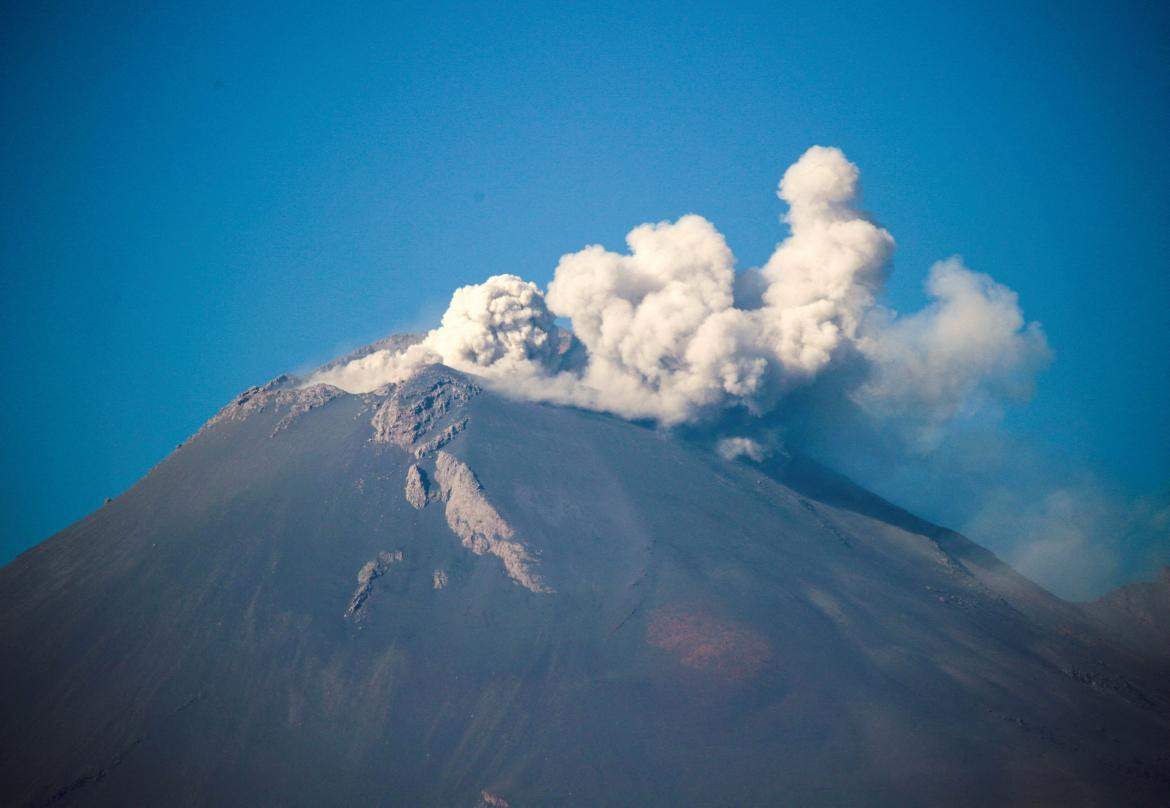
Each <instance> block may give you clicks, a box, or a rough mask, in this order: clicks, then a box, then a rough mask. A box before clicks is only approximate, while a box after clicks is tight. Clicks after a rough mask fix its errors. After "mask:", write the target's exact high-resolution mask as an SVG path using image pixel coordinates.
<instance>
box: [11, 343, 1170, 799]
mask: <svg viewBox="0 0 1170 808" xmlns="http://www.w3.org/2000/svg"><path fill="white" fill-rule="evenodd" d="M0 607H2V616H0V658H2V659H4V660H5V662H4V675H3V676H2V677H0V750H2V751H0V799H2V800H3V801H4V802H5V803H6V804H32V805H41V804H76V805H100V804H126V803H132V804H158V803H174V804H211V803H214V804H256V803H263V804H305V805H309V804H323V803H325V804H352V803H357V802H366V803H374V804H385V805H468V806H470V805H475V804H477V803H481V804H489V805H502V804H505V803H506V804H508V805H510V806H513V807H515V806H525V805H538V804H539V805H635V804H647V805H652V804H653V805H679V804H696V805H698V804H702V805H710V804H727V805H744V804H778V803H779V804H817V805H821V804H834V805H846V804H854V805H855V804H898V805H933V804H938V803H940V802H943V801H946V802H948V803H951V804H970V805H985V804H989V803H1005V802H1006V803H1027V804H1053V805H1078V804H1102V805H1107V804H1117V803H1118V802H1119V801H1124V802H1126V803H1128V804H1135V805H1142V804H1149V805H1154V804H1159V803H1161V804H1165V802H1166V800H1167V799H1170V757H1168V756H1170V684H1168V683H1170V677H1167V676H1166V673H1167V668H1166V664H1165V662H1164V661H1158V659H1157V658H1156V657H1154V656H1144V655H1142V654H1141V653H1140V652H1139V650H1138V649H1135V647H1134V646H1133V645H1131V644H1123V643H1122V642H1121V641H1120V640H1119V641H1114V640H1113V638H1112V634H1111V633H1110V632H1107V631H1106V630H1105V629H1104V628H1103V624H1102V622H1101V620H1099V619H1098V618H1096V617H1094V616H1093V615H1092V614H1090V613H1089V612H1088V611H1086V610H1085V609H1083V608H1081V607H1078V606H1074V605H1072V604H1068V603H1065V602H1063V601H1061V600H1059V599H1057V598H1055V597H1053V596H1051V595H1049V594H1048V593H1047V592H1045V591H1044V590H1042V589H1040V588H1039V587H1036V586H1035V585H1033V584H1031V583H1030V582H1028V581H1026V580H1025V579H1023V578H1022V577H1020V576H1018V575H1016V574H1015V573H1014V572H1012V571H1011V570H1010V569H1009V568H1007V567H1006V566H1005V565H1003V564H1002V563H1000V562H999V561H998V560H997V559H996V558H995V557H994V556H993V555H992V554H990V553H988V552H987V551H985V550H983V549H982V548H979V547H978V546H976V545H974V544H972V543H971V542H969V541H967V540H966V539H964V538H963V537H961V536H958V535H956V534H953V533H950V532H948V531H945V530H942V529H940V528H937V527H934V526H932V525H929V524H927V523H925V522H922V521H921V520H917V519H915V518H914V517H912V516H910V515H909V514H906V513H904V512H902V511H900V510H898V509H896V508H895V507H894V506H892V505H889V503H885V502H884V501H882V500H880V499H878V498H877V497H874V496H873V495H871V494H868V493H867V492H864V491H863V490H861V489H858V488H857V487H856V486H852V485H851V484H850V483H848V482H847V481H845V480H842V479H840V478H837V477H835V476H834V475H833V474H832V473H831V472H829V471H827V470H825V469H821V468H819V467H817V466H815V465H814V464H812V463H809V462H807V461H802V460H800V459H795V460H788V461H782V462H780V463H778V464H776V465H773V466H767V467H765V466H757V465H749V464H743V463H735V462H726V461H724V460H721V459H720V458H718V457H717V456H715V455H714V454H712V453H710V452H708V451H706V450H704V449H703V448H701V447H699V446H696V445H692V444H689V443H686V442H684V441H681V440H679V439H676V438H674V437H671V436H670V435H667V434H664V433H661V432H656V431H653V430H651V429H647V428H645V427H642V426H638V425H635V424H631V423H628V422H625V421H621V420H619V419H615V418H611V417H607V416H602V415H598V414H594V413H587V412H581V411H576V410H571V409H565V408H556V407H550V406H543V405H536V404H530V403H519V402H515V401H511V400H508V399H506V398H503V397H501V396H499V395H496V394H493V393H491V392H487V391H484V390H481V389H480V388H479V387H478V386H477V385H476V384H475V382H474V380H473V379H470V378H468V377H465V376H462V375H461V374H458V373H456V372H454V371H451V370H449V369H446V368H443V367H441V366H433V367H431V368H427V369H425V370H424V371H422V372H421V373H420V374H419V375H418V376H416V377H415V378H413V379H412V380H410V381H409V382H407V383H404V384H402V385H399V386H388V387H386V388H383V389H381V390H379V391H376V392H374V393H370V394H364V395H348V394H344V393H342V392H341V391H339V390H336V389H334V388H327V387H323V386H318V387H311V388H307V389H297V388H296V386H295V380H289V379H285V378H284V377H282V378H281V379H278V380H276V381H275V382H273V383H271V384H269V385H266V386H265V387H262V388H256V389H254V390H251V391H249V392H248V393H246V394H244V395H242V396H241V397H240V398H239V399H238V400H237V401H235V402H233V403H232V404H231V405H229V406H228V407H227V408H225V409H224V411H223V412H221V413H220V414H219V415H218V416H217V417H216V418H214V419H213V420H212V421H211V422H209V424H208V425H207V426H206V427H205V428H204V429H203V430H201V431H200V433H198V434H197V435H196V436H194V437H193V438H192V439H191V440H190V441H189V442H187V444H186V445H184V446H183V447H182V448H180V449H179V450H177V451H176V452H175V453H174V454H173V455H171V456H170V457H169V458H167V459H166V460H165V461H164V462H163V463H161V464H160V465H159V466H158V467H156V468H155V469H154V470H153V471H152V472H151V473H150V474H149V475H148V476H147V477H145V478H144V479H143V480H142V481H141V482H140V483H138V484H137V485H136V486H135V487H134V488H132V489H131V490H130V491H128V492H127V493H126V494H125V495H124V496H122V497H119V498H118V499H116V500H114V501H113V502H111V503H109V504H107V505H106V506H105V507H103V508H102V509H100V510H99V511H97V512H95V513H94V514H92V515H90V516H89V517H86V518H85V519H83V520H81V521H80V522H78V523H77V524H75V525H73V526H72V527H70V528H68V529H67V530H65V531H63V532H62V533H60V534H58V535H56V536H54V537H52V538H51V539H49V540H47V541H46V542H44V543H43V544H41V545H40V546H38V547H36V548H33V549H32V550H30V551H28V552H26V553H25V554H23V555H22V556H20V557H19V558H18V559H16V560H15V561H14V562H12V563H11V564H9V565H8V566H7V567H5V568H4V569H3V570H0Z"/></svg>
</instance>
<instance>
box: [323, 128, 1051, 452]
mask: <svg viewBox="0 0 1170 808" xmlns="http://www.w3.org/2000/svg"><path fill="white" fill-rule="evenodd" d="M858 176H859V175H858V170H857V167H856V166H854V165H853V164H852V163H850V162H849V161H848V160H847V159H846V158H845V155H844V154H842V153H841V151H840V150H839V149H835V148H826V147H822V146H814V147H813V148H811V149H809V150H808V151H807V152H805V153H804V155H803V156H801V158H800V159H799V160H798V161H797V162H796V163H795V164H794V165H792V166H791V167H790V168H789V169H788V170H787V171H786V172H785V173H784V177H783V179H782V180H781V182H780V188H779V196H780V198H781V199H782V200H783V201H784V202H786V203H787V204H788V213H787V215H786V216H785V222H786V223H787V224H788V226H789V228H790V234H789V236H788V237H787V238H786V239H784V240H783V241H782V242H781V243H780V244H779V246H778V247H777V248H776V250H775V252H774V253H773V254H772V256H771V257H770V258H769V260H768V261H767V262H766V263H765V264H764V266H763V267H762V268H760V269H748V270H746V271H743V272H739V273H737V271H736V269H735V257H734V256H733V255H732V253H731V250H730V249H729V248H728V246H727V243H726V241H725V240H724V238H723V236H722V234H720V233H719V231H718V230H716V229H715V227H714V225H712V224H711V223H710V222H709V221H707V220H706V219H704V218H702V217H701V216H696V215H687V216H683V217H682V218H680V219H678V220H677V221H675V222H660V223H658V224H644V225H641V226H639V227H636V228H634V230H632V231H631V232H630V233H629V235H628V236H627V237H626V242H627V245H628V246H629V252H628V253H626V254H622V253H615V252H610V251H608V250H606V249H604V248H603V247H601V246H598V245H594V246H590V247H586V248H585V249H583V250H581V251H579V252H576V253H571V254H569V255H565V256H564V257H562V258H561V260H560V263H559V264H558V265H557V268H556V272H555V275H554V278H553V280H552V282H551V283H550V284H549V286H548V292H547V295H546V294H542V292H541V290H540V289H539V288H538V287H537V286H536V285H535V284H533V283H530V282H527V281H524V280H522V279H521V278H519V277H516V276H515V275H497V276H494V277H491V278H488V279H487V280H486V281H485V282H483V283H482V284H478V285H473V286H465V287H463V288H461V289H458V290H457V291H456V292H455V294H454V296H453V297H452V299H451V304H450V306H449V307H448V309H447V312H446V313H445V314H444V315H443V320H442V323H441V325H440V326H439V327H438V328H436V329H435V330H433V331H431V332H430V333H429V334H428V335H427V336H426V338H425V339H424V340H423V342H421V343H420V344H418V345H415V346H413V347H412V348H410V349H408V350H406V351H405V352H402V353H400V354H393V353H390V352H388V351H380V352H377V353H373V354H370V355H369V356H366V357H363V358H361V359H358V360H355V361H353V362H350V363H349V364H347V365H343V366H340V367H334V368H331V369H329V370H327V371H324V372H322V373H319V374H317V375H316V376H314V377H313V378H312V379H310V380H309V383H319V382H326V383H329V384H333V385H336V386H338V387H341V388H342V389H345V390H349V391H351V392H364V391H367V390H372V389H375V388H377V387H380V386H381V385H383V384H385V383H387V382H392V381H397V380H400V379H401V378H403V377H404V376H406V375H408V374H410V373H411V372H413V370H414V369H415V368H417V367H418V366H419V365H421V364H424V363H432V362H441V363H443V364H446V365H448V366H450V367H453V368H455V369H458V370H462V371H467V372H470V373H474V374H476V375H478V376H480V377H482V378H483V379H484V381H485V383H487V384H489V385H491V384H496V385H497V386H498V387H499V388H500V389H501V390H502V391H503V392H506V393H509V394H511V395H516V396H521V397H524V398H530V399H534V400H543V401H551V402H555V403H562V404H572V405H575V406H580V407H585V408H589V409H596V410H604V411H608V412H613V413H616V414H618V415H621V416H625V417H630V418H648V419H653V420H656V421H658V422H659V423H661V424H663V425H666V426H672V425H678V424H683V423H694V422H697V421H700V420H702V419H704V418H705V417H708V416H710V415H713V414H714V413H717V412H719V411H721V410H723V409H725V408H728V407H737V406H738V407H743V408H746V409H747V410H748V411H750V412H752V413H756V414H761V413H764V412H767V411H769V410H770V409H772V408H773V407H774V406H775V405H776V403H777V402H778V401H779V400H780V398H781V397H782V396H783V395H784V394H785V393H786V392H787V391H789V390H791V389H792V388H794V387H796V386H799V385H805V384H808V383H810V382H812V381H813V380H814V379H816V378H817V377H818V375H820V374H822V373H823V372H824V371H825V370H826V368H829V367H830V366H831V365H833V364H834V363H835V362H839V361H845V360H850V361H854V362H856V361H861V362H863V363H864V364H865V366H866V368H867V372H866V373H865V374H863V381H862V382H861V383H860V384H859V386H858V387H857V388H856V389H855V390H852V391H851V392H850V396H851V398H853V400H855V401H856V402H857V403H858V404H859V405H860V406H861V407H862V408H863V409H864V410H865V411H866V412H868V413H870V414H872V415H874V416H877V417H882V418H889V417H894V418H901V419H906V420H907V422H914V423H918V424H920V425H921V428H922V430H923V431H924V432H923V434H925V435H927V437H926V438H925V439H924V440H925V441H926V442H929V434H930V433H931V431H932V430H937V429H938V428H940V427H941V426H942V425H944V424H945V423H946V422H948V421H949V420H951V419H953V418H955V417H958V416H962V415H966V414H970V413H971V412H974V411H976V410H978V409H980V408H983V407H985V406H987V405H988V404H989V403H993V402H994V400H995V399H997V398H998V397H1000V396H1002V395H1004V394H1011V395H1015V394H1022V393H1025V392H1026V391H1027V389H1028V385H1029V383H1030V380H1031V377H1032V374H1033V373H1034V372H1035V371H1036V370H1037V369H1038V368H1039V367H1041V366H1042V365H1043V364H1044V362H1045V361H1046V360H1047V356H1048V349H1047V343H1046V341H1045V338H1044V334H1043V331H1042V330H1041V329H1040V327H1039V326H1038V325H1037V324H1035V323H1033V324H1027V325H1026V324H1025V321H1024V319H1023V316H1022V314H1021V313H1020V310H1019V307H1018V305H1017V301H1016V297H1015V295H1014V293H1012V292H1011V291H1010V290H1008V289H1006V288H1005V287H1003V286H1000V285H998V284H996V283H995V282H994V281H992V280H991V279H990V278H988V277H987V276H985V275H980V274H977V273H974V272H971V271H970V270H967V269H965V268H964V267H963V266H962V265H961V264H960V263H959V262H958V261H957V260H955V259H952V260H951V261H947V262H943V263H941V264H938V265H936V266H935V267H934V269H933V270H932V271H931V275H930V279H929V281H928V291H929V292H930V293H931V295H932V296H933V297H934V298H935V302H934V303H932V304H931V305H930V306H929V307H927V308H926V309H925V310H924V311H922V312H919V313H917V314H913V315H910V316H908V317H901V318H899V317H898V316H897V315H895V314H894V313H893V312H890V311H888V310H886V309H884V308H882V307H881V306H880V305H878V303H877V298H878V295H879V293H880V291H881V285H882V282H883V280H884V278H885V275H886V272H887V269H888V265H889V258H890V255H891V254H892V251H893V247H894V240H893V238H892V236H891V235H890V234H889V233H888V232H887V231H885V230H884V229H882V228H881V227H879V226H877V225H875V224H874V223H873V222H871V221H869V219H868V218H867V217H866V216H865V215H863V214H862V213H861V212H860V211H859V210H858V209H857V207H856V205H857V201H858ZM556 317H563V318H566V319H567V320H569V321H570V323H571V329H572V334H573V335H574V337H573V338H574V340H575V342H574V344H575V345H576V347H575V348H573V349H571V350H568V349H567V348H568V345H569V343H568V339H567V335H564V334H562V333H561V332H560V330H559V329H558V328H557V327H556V325H555V323H554V320H555V318H556ZM741 453H742V452H741Z"/></svg>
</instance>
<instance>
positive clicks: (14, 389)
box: [0, 0, 1170, 561]
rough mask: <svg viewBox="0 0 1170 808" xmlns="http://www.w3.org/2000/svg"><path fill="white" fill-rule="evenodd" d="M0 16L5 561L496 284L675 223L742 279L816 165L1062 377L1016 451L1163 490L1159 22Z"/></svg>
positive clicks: (842, 10) (99, 12)
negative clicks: (1048, 356)
mask: <svg viewBox="0 0 1170 808" xmlns="http://www.w3.org/2000/svg"><path fill="white" fill-rule="evenodd" d="M586 5H587V7H588V9H589V10H588V11H582V10H581V9H574V8H570V7H568V6H559V5H557V4H555V3H547V2H546V3H538V4H533V5H531V6H530V7H522V6H520V5H509V6H508V7H507V8H505V7H504V6H499V7H489V6H486V5H439V4H435V3H426V4H418V5H415V6H390V5H388V4H379V5H377V6H365V5H361V4H337V3H331V4H321V6H320V7H313V6H308V5H302V4H299V3H295V2H294V3H284V4H271V5H268V6H258V5H252V4H247V3H239V2H233V3H229V4H224V5H222V6H220V7H215V6H214V5H213V4H210V3H200V4H197V5H194V6H192V7H189V8H185V9H184V8H178V7H176V8H171V9H169V10H165V11H164V10H161V9H159V8H156V7H152V6H151V5H148V4H143V5H142V6H138V5H137V4H135V5H130V4H118V3H114V2H110V3H100V4H76V5H74V4H62V3H52V2H48V3H22V4H16V3H7V4H5V8H4V10H3V12H2V14H3V19H2V22H0V98H2V109H0V111H2V115H3V121H2V124H3V125H2V126H0V285H2V288H0V350H2V351H3V362H4V375H5V384H4V385H3V392H2V393H0V395H2V398H0V449H2V453H3V454H2V456H3V463H2V464H0V474H2V475H3V480H2V485H0V561H3V560H6V559H7V558H10V557H11V556H12V555H14V554H15V553H17V552H19V551H20V550H22V549H24V548H25V547H27V546H29V545H30V544H32V543H34V542H36V541H39V540H40V539H41V538H44V537H45V536H47V535H49V534H51V533H52V532H54V531H56V530H58V529H60V528H62V527H64V526H65V525H67V524H68V523H70V522H71V521H73V520H75V519H77V518H78V517H80V516H82V515H84V514H85V513H87V512H89V511H90V510H92V509H94V508H95V507H97V506H98V505H100V504H101V502H102V499H103V498H104V497H106V496H110V495H116V494H118V493H119V492H120V491H122V490H124V489H125V488H127V487H128V486H129V485H131V484H132V483H133V482H134V481H135V480H136V479H138V478H139V477H140V476H141V475H142V474H144V473H145V472H146V471H147V470H148V469H149V468H150V467H151V466H152V465H153V464H154V463H155V462H157V461H158V460H159V459H161V458H162V457H163V456H165V455H166V454H167V453H168V452H169V451H170V450H171V449H173V448H174V446H175V444H176V443H177V442H179V441H181V440H183V439H185V438H186V437H187V436H188V435H189V434H191V433H192V432H194V431H195V430H196V429H197V428H198V427H199V425H200V424H201V423H202V422H203V421H204V420H206V419H207V418H208V417H210V416H211V415H212V414H213V413H214V412H215V411H216V409H217V408H218V407H220V406H221V405H222V404H224V403H225V402H226V401H227V400H228V399H229V398H230V397H231V396H232V395H233V394H235V393H236V392H238V391H240V390H241V389H243V388H246V387H248V386H250V385H252V384H256V383H260V382H263V381H265V380H267V379H269V378H271V377H273V376H275V375H277V374H279V373H281V372H284V371H288V370H297V369H302V368H305V367H307V366H309V365H311V364H313V363H315V362H318V361H322V360H325V359H327V358H329V357H331V356H332V355H334V354H335V353H337V352H338V351H340V350H342V349H344V348H347V347H352V346H354V345H357V344H360V343H363V342H365V341H368V340H370V339H373V338H375V337H378V336H380V335H382V334H384V333H387V332H389V331H391V330H395V329H397V328H401V327H404V326H418V325H420V324H424V323H429V322H430V321H433V320H437V317H438V314H439V313H440V312H441V310H442V307H443V305H444V303H445V301H446V299H447V296H448V295H449V293H450V291H451V290H452V288H454V287H455V286H456V285H458V284H461V283H467V282H473V281H478V280H481V279H483V278H484V277H486V276H487V275H489V274H492V273H498V272H516V273H518V274H521V275H524V276H526V277H529V278H531V279H533V280H536V281H538V282H541V283H544V282H546V281H547V280H548V279H549V277H550V276H551V272H552V270H553V268H554V266H555V264H556V261H557V258H558V257H559V256H560V255H561V254H562V253H565V252H567V251H570V250H575V249H578V248H580V247H582V246H583V245H585V244H587V243H596V242H601V243H604V244H606V245H607V246H609V247H611V248H618V247H621V245H622V237H623V236H624V234H625V233H626V232H627V230H629V228H630V227H632V226H633V225H635V224H638V223H640V222H643V221H648V220H653V221H656V220H660V219H664V218H668V217H676V216H678V215H680V214H683V213H687V212H692V211H693V212H697V213H701V214H703V215H705V216H707V217H708V218H710V219H711V220H712V221H714V222H715V223H716V225H717V226H718V227H719V228H720V229H721V230H722V231H723V232H724V233H725V234H726V235H727V237H728V240H729V242H730V244H731V246H732V249H733V250H734V251H735V252H736V254H737V256H738V257H739V260H740V264H741V266H749V265H755V264H758V263H759V262H761V261H762V260H763V259H764V258H766V256H767V255H768V253H769V252H770V250H771V249H772V247H773V246H774V244H775V242H776V241H777V240H778V239H780V238H781V237H782V236H783V230H782V229H781V227H780V226H779V224H778V223H777V216H778V215H779V214H780V213H782V211H783V208H782V206H781V204H780V203H779V201H778V200H777V199H776V197H775V194H774V190H775V185H776V182H777V180H778V179H779V176H780V174H781V172H782V171H783V169H784V168H785V167H786V166H787V165H788V164H789V163H791V162H792V161H793V160H794V159H795V158H796V157H798V156H799V155H800V153H801V152H802V151H803V150H804V149H805V148H807V147H808V146H809V145H811V144H814V143H820V144H826V145H837V146H840V147H842V148H843V149H844V150H845V152H846V154H847V155H848V156H849V157H850V158H851V159H852V160H853V161H855V162H856V163H858V164H859V166H860V167H861V170H862V178H863V184H864V187H865V193H866V205H867V207H868V208H869V209H870V210H872V211H873V212H874V214H875V216H876V217H877V218H878V220H879V221H880V222H881V223H882V224H884V225H885V226H886V227H888V228H889V229H890V230H891V232H893V234H894V235H895V237H896V238H897V240H898V244H899V248H898V253H897V257H896V261H895V271H894V274H893V278H892V280H891V282H890V287H889V298H888V302H889V303H891V304H892V305H894V306H895V307H896V308H899V309H902V310H909V309H913V308H917V307H918V306H919V305H920V304H921V303H922V292H921V282H922V280H923V277H924V274H925V272H926V269H927V267H928V266H929V264H930V263H931V262H933V261H934V260H936V259H939V258H943V257H946V256H948V255H951V254H953V253H961V254H962V255H963V256H964V257H965V259H966V261H967V263H968V264H969V265H970V266H971V267H973V268H975V269H978V270H980V271H984V272H988V273H991V274H992V275H993V276H994V277H995V278H996V279H998V280H999V281H1001V282H1003V283H1005V284H1007V285H1009V286H1011V287H1012V288H1013V289H1015V290H1017V291H1018V292H1019V294H1020V297H1021V301H1022V304H1023V307H1024V311H1025V313H1026V315H1027V316H1028V317H1029V318H1032V319H1038V320H1040V321H1042V322H1043V324H1044V326H1045V328H1046V330H1047V332H1048V335H1049V338H1050V341H1051V344H1052V346H1053V348H1054V350H1055V353H1056V361H1055V363H1054V365H1053V366H1052V368H1051V369H1050V370H1049V371H1048V372H1047V373H1046V374H1045V375H1044V376H1042V377H1041V379H1040V383H1039V387H1038V390H1037V394H1036V397H1035V399H1034V401H1033V402H1032V404H1031V405H1030V406H1029V407H1027V408H1026V409H1024V410H1021V411H1019V412H1016V413H1012V414H1011V415H1010V416H1009V418H1008V421H1007V425H1006V426H1007V429H1008V430H1010V431H1011V433H1012V434H1013V435H1014V436H1017V437H1019V438H1020V439H1021V440H1025V441H1029V442H1033V443H1036V444H1039V445H1044V446H1050V447H1054V448H1055V450H1056V451H1058V452H1060V453H1061V454H1062V456H1067V457H1069V458H1070V459H1071V460H1072V461H1075V462H1077V463H1085V464H1087V465H1088V466H1089V467H1091V468H1093V469H1095V470H1096V471H1097V472H1098V473H1100V474H1101V475H1102V476H1103V477H1105V478H1107V479H1109V480H1112V481H1115V482H1116V483H1117V484H1118V485H1121V486H1123V487H1124V488H1125V490H1127V491H1128V492H1130V493H1132V494H1134V495H1141V494H1144V493H1150V492H1156V491H1162V490H1165V489H1166V487H1167V485H1168V484H1170V428H1168V425H1167V420H1168V413H1170V325H1168V324H1170V316H1168V305H1170V277H1168V276H1170V273H1168V269H1170V201H1168V199H1170V198H1168V196H1167V186H1168V182H1170V149H1168V147H1167V133H1168V132H1170V115H1168V112H1170V86H1168V85H1170V59H1168V55H1170V23H1168V16H1167V12H1166V11H1165V4H1164V3H1157V2H1154V3H1124V2H1122V3H1117V2H1114V3H1108V4H1106V3H1094V4H1086V3H1077V2H1060V3H1055V2H1052V3H1039V2H1011V3H1006V2H1005V3H1002V4H1000V3H970V4H959V3H921V4H917V3H915V4H905V3H892V2H886V3H879V4H872V5H869V4H865V3H843V4H836V3H831V2H823V0H818V1H817V2H804V3H779V2H773V3H763V4H758V5H752V4H740V5H735V4H732V5H730V6H727V5H724V4H713V5H706V6H704V5H691V4H684V3H671V4H662V5H659V6H655V5H639V6H638V8H637V9H631V8H629V7H628V5H629V4H627V3H616V4H604V3H591V4H583V5H582V8H584V7H585V6H586Z"/></svg>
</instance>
